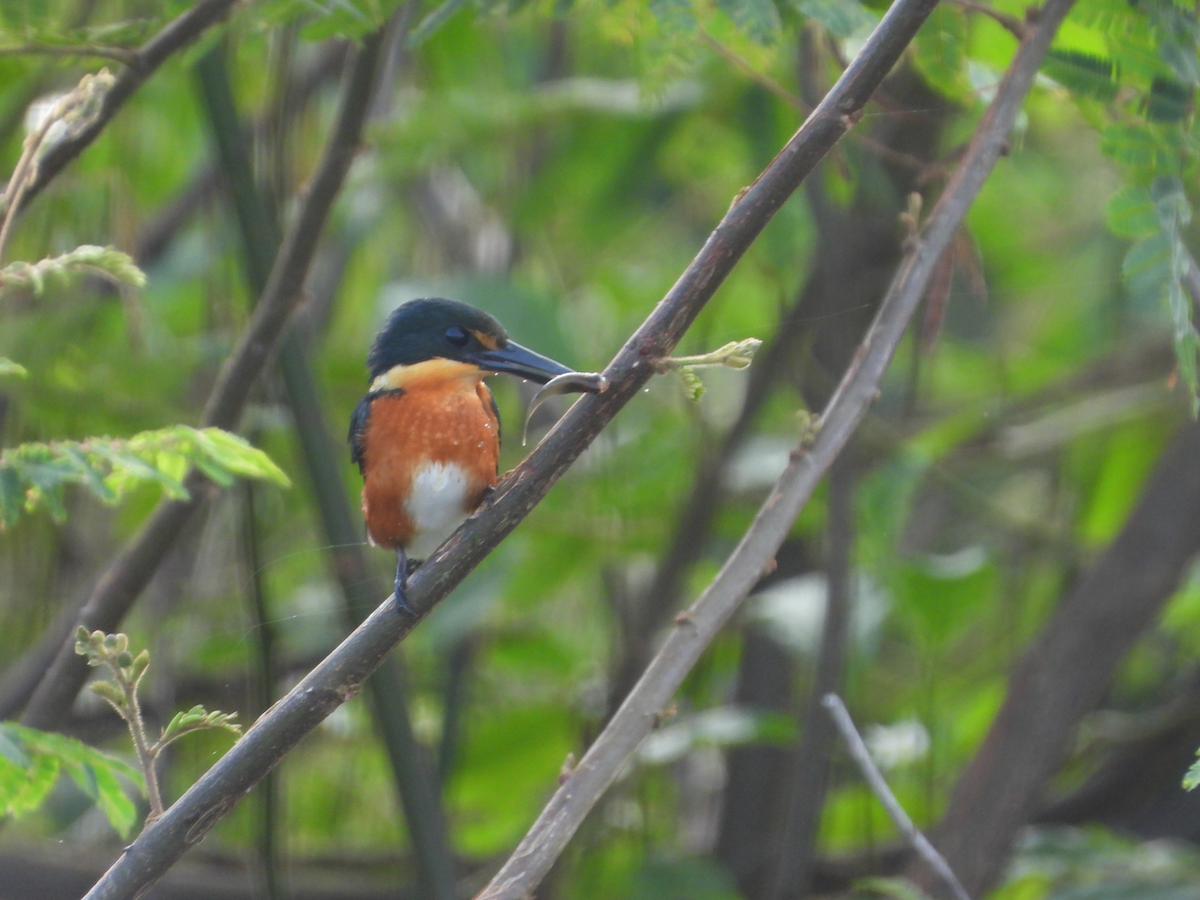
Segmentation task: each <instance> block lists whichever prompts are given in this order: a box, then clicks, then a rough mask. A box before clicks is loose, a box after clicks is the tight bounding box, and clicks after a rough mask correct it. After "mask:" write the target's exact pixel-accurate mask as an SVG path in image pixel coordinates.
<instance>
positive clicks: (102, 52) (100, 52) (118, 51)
mask: <svg viewBox="0 0 1200 900" xmlns="http://www.w3.org/2000/svg"><path fill="white" fill-rule="evenodd" d="M0 56H77V57H89V56H90V57H95V58H98V59H111V60H114V61H115V62H119V63H121V64H122V65H125V66H132V65H136V64H137V61H138V54H137V51H136V50H130V49H129V48H127V47H104V46H101V45H99V44H73V45H72V44H19V45H16V46H10V47H0Z"/></svg>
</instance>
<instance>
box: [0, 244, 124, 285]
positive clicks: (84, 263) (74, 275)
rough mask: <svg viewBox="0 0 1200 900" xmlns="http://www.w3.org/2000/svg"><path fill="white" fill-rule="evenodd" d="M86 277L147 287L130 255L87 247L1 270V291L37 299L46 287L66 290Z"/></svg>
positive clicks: (20, 263)
mask: <svg viewBox="0 0 1200 900" xmlns="http://www.w3.org/2000/svg"><path fill="white" fill-rule="evenodd" d="M84 275H98V276H101V277H103V278H106V279H108V280H109V281H112V282H114V283H116V284H120V285H127V286H129V287H138V288H140V287H144V286H145V284H146V275H145V273H144V272H142V270H141V269H139V268H138V267H137V263H135V262H134V261H133V257H131V256H130V255H129V254H128V253H123V252H122V251H120V250H117V249H116V248H114V247H97V246H96V245H94V244H84V245H83V246H81V247H76V248H75V249H74V250H72V251H71V252H70V253H64V254H62V255H61V256H56V257H54V258H52V259H43V260H41V261H40V262H36V263H27V262H15V263H10V264H9V265H7V266H5V267H4V268H3V269H0V290H4V289H6V288H13V289H17V290H24V291H28V292H30V293H32V294H34V295H35V296H37V295H40V294H42V293H44V292H45V289H46V285H47V284H53V285H56V286H59V287H67V286H69V285H70V284H72V283H73V282H74V281H76V280H77V279H79V278H81V277H83V276H84Z"/></svg>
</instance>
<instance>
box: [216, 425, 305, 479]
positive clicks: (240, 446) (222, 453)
mask: <svg viewBox="0 0 1200 900" xmlns="http://www.w3.org/2000/svg"><path fill="white" fill-rule="evenodd" d="M198 435H199V436H200V437H201V438H202V441H203V443H202V446H203V447H204V449H205V450H206V451H207V452H208V453H210V454H211V458H212V459H213V461H214V462H216V463H218V464H219V465H221V466H223V467H224V468H226V469H228V470H229V471H230V472H232V473H233V474H235V475H241V476H242V477H243V478H254V479H258V480H261V481H269V482H271V483H272V484H276V485H279V487H290V486H291V483H292V482H291V480H290V479H289V478H288V477H287V475H286V474H285V473H284V471H283V469H281V468H279V466H277V465H275V463H274V462H272V461H271V458H270V457H269V456H267V454H266V453H264V452H263V451H262V450H259V449H258V448H257V447H255V446H253V445H252V444H250V443H249V442H248V441H247V440H246V439H245V438H242V437H239V436H238V435H236V434H232V433H230V432H228V431H222V430H221V429H220V428H205V429H203V430H202V431H200V432H198Z"/></svg>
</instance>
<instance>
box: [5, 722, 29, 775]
mask: <svg viewBox="0 0 1200 900" xmlns="http://www.w3.org/2000/svg"><path fill="white" fill-rule="evenodd" d="M7 729H8V726H7V725H4V724H0V757H3V758H4V759H6V760H8V761H9V762H10V763H12V764H13V765H14V766H20V767H21V768H23V769H28V768H29V766H30V764H31V760H30V759H29V755H28V754H27V753H26V752H25V751H24V750H22V749H21V748H20V746H18V745H17V743H16V742H15V741H13V740H12V739H11V738H10V737H9V736H8V733H7Z"/></svg>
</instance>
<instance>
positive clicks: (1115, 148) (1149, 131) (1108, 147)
mask: <svg viewBox="0 0 1200 900" xmlns="http://www.w3.org/2000/svg"><path fill="white" fill-rule="evenodd" d="M1100 149H1101V150H1102V151H1103V152H1104V153H1106V154H1107V155H1109V156H1111V157H1112V158H1113V159H1115V160H1116V161H1117V162H1119V163H1121V164H1122V165H1125V166H1129V167H1130V168H1131V169H1135V170H1143V171H1146V172H1150V173H1154V174H1157V173H1161V172H1174V171H1176V170H1177V169H1178V168H1179V160H1180V159H1181V156H1182V154H1183V153H1184V152H1185V147H1184V145H1183V139H1182V136H1181V135H1180V134H1179V132H1178V130H1177V129H1174V128H1164V127H1161V126H1159V127H1155V126H1152V125H1148V124H1147V125H1140V124H1135V123H1129V122H1121V123H1117V124H1113V125H1109V126H1107V127H1106V128H1104V129H1103V130H1102V131H1101V134H1100Z"/></svg>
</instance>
